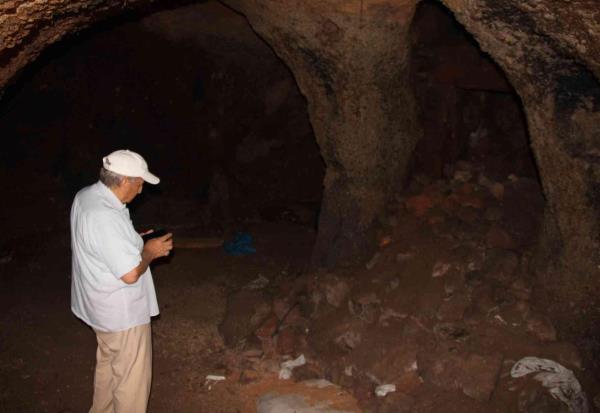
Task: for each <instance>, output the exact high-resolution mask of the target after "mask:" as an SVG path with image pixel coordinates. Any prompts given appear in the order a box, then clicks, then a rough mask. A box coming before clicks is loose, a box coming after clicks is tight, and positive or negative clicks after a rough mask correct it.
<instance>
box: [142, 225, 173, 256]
mask: <svg viewBox="0 0 600 413" xmlns="http://www.w3.org/2000/svg"><path fill="white" fill-rule="evenodd" d="M172 249H173V234H172V233H170V232H169V233H168V234H166V235H163V236H162V237H158V238H154V239H151V240H149V241H148V242H146V244H144V249H143V250H142V257H147V258H148V259H149V260H150V261H153V260H155V259H156V258H160V257H166V256H167V255H169V254H170V252H171V250H172Z"/></svg>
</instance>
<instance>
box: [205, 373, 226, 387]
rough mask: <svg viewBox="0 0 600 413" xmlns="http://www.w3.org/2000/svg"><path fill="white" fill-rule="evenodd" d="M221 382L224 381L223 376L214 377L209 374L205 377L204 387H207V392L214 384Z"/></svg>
mask: <svg viewBox="0 0 600 413" xmlns="http://www.w3.org/2000/svg"><path fill="white" fill-rule="evenodd" d="M223 380H225V376H216V375H214V374H209V375H207V376H206V380H205V382H204V385H205V386H207V387H208V390H212V386H213V385H214V384H216V383H217V382H220V381H223Z"/></svg>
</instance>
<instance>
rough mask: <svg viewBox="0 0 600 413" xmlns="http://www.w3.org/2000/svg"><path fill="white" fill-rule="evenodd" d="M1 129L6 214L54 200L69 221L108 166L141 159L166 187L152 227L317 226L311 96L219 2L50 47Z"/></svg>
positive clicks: (128, 21)
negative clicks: (74, 205) (76, 199)
mask: <svg viewBox="0 0 600 413" xmlns="http://www.w3.org/2000/svg"><path fill="white" fill-rule="evenodd" d="M0 131H1V132H0V134H1V135H2V137H3V146H4V148H3V151H2V154H1V155H0V156H1V162H0V165H1V166H0V167H1V168H2V171H1V173H0V179H1V180H2V181H1V182H0V184H1V185H2V187H3V188H4V191H5V193H6V194H7V196H10V197H11V199H13V208H14V211H11V212H10V213H7V214H5V216H7V217H8V216H12V217H14V216H15V215H14V214H15V213H17V212H19V211H20V212H22V213H25V212H26V211H27V205H29V206H30V207H31V206H33V205H34V204H32V203H31V202H30V200H31V198H32V197H33V198H36V197H39V196H43V197H44V198H46V199H51V201H50V204H52V205H54V204H56V206H57V208H55V209H54V210H52V208H49V210H48V211H47V212H48V213H49V214H50V216H48V217H45V218H46V219H45V221H54V222H55V221H57V220H58V218H59V217H60V215H62V216H63V217H64V216H65V215H64V211H66V209H68V203H69V202H70V199H71V197H72V196H73V195H74V194H75V192H76V191H77V190H79V189H80V188H82V187H83V186H85V185H87V184H90V183H92V182H94V181H95V180H96V179H97V174H98V170H99V168H100V166H101V163H100V160H101V157H102V156H104V155H106V154H108V153H109V152H111V151H112V150H116V149H119V148H129V149H132V150H136V151H138V152H139V153H141V154H143V155H144V156H145V157H146V159H147V161H148V163H149V164H150V165H151V168H152V169H154V170H155V171H157V172H156V174H157V175H159V176H160V177H161V178H162V184H161V185H159V186H158V187H152V186H150V185H147V186H146V188H145V191H144V193H143V194H142V196H141V199H138V200H136V202H135V203H133V204H132V206H131V208H132V212H133V213H134V216H135V218H136V221H137V222H139V223H141V224H147V225H151V224H152V223H155V224H159V225H162V226H170V227H172V228H175V227H180V228H185V227H187V228H192V227H195V228H196V231H204V233H205V234H206V233H215V234H218V233H219V232H223V231H225V230H227V231H234V230H236V229H240V228H243V227H244V225H245V224H244V222H246V221H248V222H255V221H257V220H258V221H260V220H264V221H287V222H289V223H292V224H294V223H299V224H301V225H305V226H308V227H310V228H312V229H316V228H315V223H316V214H317V210H318V208H319V205H320V199H321V191H322V179H323V174H324V165H323V161H322V159H321V157H320V154H319V148H318V146H317V144H316V142H315V138H314V134H313V131H312V128H311V126H310V123H309V120H308V114H307V110H306V102H305V100H304V97H303V96H302V95H301V93H300V92H299V90H298V87H297V85H296V83H295V80H294V78H293V76H292V74H291V72H290V71H289V69H288V68H287V67H286V66H285V65H284V64H283V63H282V62H281V60H279V58H278V57H277V56H276V55H275V54H274V53H273V51H272V50H271V48H270V47H269V46H268V45H267V44H266V43H265V42H264V41H263V40H262V39H260V38H259V37H258V36H257V35H256V34H255V33H254V32H253V31H252V29H251V28H250V26H249V24H248V23H247V21H246V20H245V18H244V17H243V16H241V15H239V14H237V13H236V12H234V11H232V10H231V9H229V8H227V7H225V6H223V5H221V4H220V3H217V2H203V3H200V4H195V5H188V6H183V7H180V8H173V9H170V10H165V11H162V12H158V13H155V14H144V15H142V16H141V17H140V16H139V15H138V14H134V15H128V16H125V17H121V18H119V19H117V20H116V21H114V20H111V21H109V22H106V23H103V24H100V25H99V26H97V27H95V28H92V29H89V30H88V31H86V32H84V33H83V34H80V35H77V36H73V37H72V38H71V39H70V40H67V41H63V42H61V43H60V44H58V45H56V46H54V47H51V48H49V50H47V51H45V53H44V55H43V57H42V58H41V59H39V60H38V61H37V62H36V63H35V65H33V67H31V68H29V69H28V71H27V73H26V74H25V75H23V76H21V80H20V81H19V82H18V83H17V84H16V85H14V86H13V87H12V89H11V90H10V91H9V92H8V93H7V94H6V95H5V96H4V99H3V101H2V106H1V107H0ZM25 183H26V184H25ZM42 194H43V195H42ZM159 200H160V201H159ZM61 209H62V212H63V213H62V214H61V213H60V212H59V211H60V210H61ZM28 212H30V211H28ZM52 213H57V214H59V215H58V217H57V216H51V214H52ZM32 216H36V215H35V214H32ZM30 221H31V220H29V222H30ZM63 222H65V221H64V219H63ZM12 223H13V224H14V223H15V221H14V220H13V221H12ZM30 223H31V224H33V225H32V226H33V227H34V228H35V227H38V228H39V225H38V224H39V223H38V222H36V223H34V222H30ZM65 223H66V222H65ZM7 226H8V227H11V225H7ZM13 226H14V225H13ZM225 227H227V228H225Z"/></svg>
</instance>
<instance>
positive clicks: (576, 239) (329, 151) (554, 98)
mask: <svg viewBox="0 0 600 413" xmlns="http://www.w3.org/2000/svg"><path fill="white" fill-rule="evenodd" d="M146 3H147V2H146V1H142V0H137V1H136V0H131V1H115V0H105V1H101V2H98V1H93V2H92V1H86V0H79V1H65V0H53V1H47V2H46V1H44V2H42V1H33V0H17V1H8V2H4V3H2V5H0V86H1V87H3V86H5V85H6V84H7V82H8V81H9V80H11V79H12V78H13V77H14V76H15V74H16V73H17V72H18V71H19V70H20V69H22V68H23V67H24V66H25V65H26V64H28V63H30V62H31V61H33V60H34V59H35V58H36V57H37V56H38V55H39V54H40V52H41V51H42V50H43V49H44V48H45V47H47V46H48V45H50V44H52V43H54V42H56V41H57V40H58V39H60V38H62V37H64V36H65V35H66V34H69V33H73V32H75V31H77V30H80V29H82V28H84V27H86V26H88V25H91V24H92V23H94V22H95V21H97V20H99V19H100V18H102V17H104V16H107V15H111V14H116V13H120V12H122V11H123V10H124V9H127V8H132V7H140V6H142V5H144V4H146ZM225 3H227V4H228V5H230V6H231V7H233V8H235V9H236V10H238V11H241V12H242V13H244V14H245V15H246V16H247V18H248V19H249V21H250V23H251V24H252V26H253V27H254V29H255V30H256V31H257V32H258V33H259V34H260V35H261V36H263V37H264V38H265V39H266V40H267V41H268V42H269V43H270V44H271V45H272V46H273V48H274V49H275V51H276V52H277V54H278V55H279V56H280V57H281V58H282V59H283V60H284V61H285V62H286V63H287V64H288V65H289V67H290V68H291V70H292V71H293V73H294V75H295V77H296V80H297V81H298V84H299V86H300V88H301V90H302V92H303V93H304V94H305V96H306V98H307V101H308V104H309V112H310V118H311V122H312V125H313V127H314V131H315V134H316V137H317V140H318V143H319V145H320V147H321V151H322V155H323V158H324V160H325V162H326V164H327V172H326V177H325V182H324V186H325V192H324V201H323V205H322V211H321V217H320V230H319V238H318V242H317V245H316V247H315V254H314V258H315V264H318V265H333V264H340V263H345V262H353V261H356V260H358V259H360V258H361V257H364V256H365V255H366V254H367V253H368V249H369V248H368V246H369V245H370V242H369V241H370V239H371V234H373V231H374V229H375V227H376V223H377V217H378V215H380V214H381V213H382V211H383V210H384V206H385V203H386V201H387V199H388V198H389V196H390V195H391V194H392V191H393V189H394V186H395V185H397V184H398V183H399V182H401V179H402V177H403V174H404V172H405V168H406V163H407V160H408V158H409V156H410V153H411V152H412V150H413V148H414V145H415V142H416V141H417V140H418V138H419V135H420V132H419V127H418V125H417V124H416V123H417V122H416V116H415V108H414V106H415V104H414V99H413V97H412V95H411V93H410V92H409V88H408V87H407V83H408V79H409V78H408V68H407V64H406V62H407V55H408V48H409V46H408V44H409V43H408V35H407V33H408V29H409V26H410V23H411V19H412V17H413V14H414V10H415V7H416V3H417V1H416V0H364V1H356V2H347V1H341V0H339V1H338V0H330V1H294V2H284V3H282V2H277V1H273V0H266V1H265V0H263V1H257V0H228V1H226V2H225ZM443 3H444V4H445V5H446V6H447V7H448V8H449V9H450V10H451V11H452V12H453V13H454V15H455V16H456V18H457V19H458V20H459V21H460V22H461V23H462V24H463V25H464V26H465V27H466V29H467V30H468V31H469V32H470V33H471V34H473V36H474V37H475V39H476V40H477V41H478V42H479V44H480V46H481V48H482V49H483V50H484V51H486V52H488V53H489V54H490V55H491V56H492V57H493V59H494V60H495V61H496V62H497V63H498V64H499V65H500V66H501V67H502V69H503V70H504V71H505V73H506V75H507V78H508V79H509V81H510V82H511V83H512V85H513V87H514V88H515V90H516V91H517V93H518V94H519V96H520V98H521V100H522V103H523V105H524V108H525V113H526V116H527V122H528V127H529V132H530V136H531V144H532V147H533V150H534V154H535V157H536V160H537V163H538V167H539V171H540V176H541V178H542V184H543V187H544V192H545V195H546V198H547V211H546V218H545V231H544V235H543V239H542V242H541V244H540V245H541V247H540V251H539V254H538V257H540V258H541V260H539V262H542V263H549V264H551V265H548V266H547V269H546V271H544V272H543V273H542V274H541V275H542V276H541V280H542V282H543V287H544V291H546V293H547V296H548V298H549V303H550V304H551V305H553V306H555V307H556V308H557V309H559V310H560V312H559V314H562V317H563V320H562V321H563V323H562V324H563V326H566V325H567V321H568V320H573V319H580V320H582V319H583V318H584V317H587V318H588V322H589V320H590V319H589V316H590V312H592V316H593V318H592V319H591V320H599V321H600V314H599V313H598V311H599V309H600V306H598V305H596V304H595V303H596V302H597V300H598V298H597V297H599V296H600V295H599V294H598V292H599V291H600V281H598V280H599V278H598V277H599V275H600V274H599V271H600V270H599V265H600V254H599V253H598V247H600V238H599V236H598V233H599V229H600V228H599V227H598V223H599V222H600V220H599V219H598V218H599V215H600V195H599V194H600V188H599V187H598V183H597V182H598V178H599V177H600V167H599V162H598V160H599V157H600V148H599V142H600V127H599V126H598V125H599V124H600V82H599V80H598V79H599V78H600V42H599V41H598V40H600V26H598V24H597V22H598V20H599V18H600V10H599V9H598V7H597V2H596V1H595V0H579V1H552V0H526V1H522V0H502V1H501V0H469V1H467V0H443ZM594 311H595V313H593V312H594ZM559 321H560V320H559ZM571 325H574V326H576V327H578V324H577V323H575V324H571Z"/></svg>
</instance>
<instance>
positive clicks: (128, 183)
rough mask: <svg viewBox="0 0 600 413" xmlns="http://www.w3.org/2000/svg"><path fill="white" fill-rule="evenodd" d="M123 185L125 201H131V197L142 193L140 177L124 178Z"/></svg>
mask: <svg viewBox="0 0 600 413" xmlns="http://www.w3.org/2000/svg"><path fill="white" fill-rule="evenodd" d="M123 185H124V189H125V194H124V198H125V203H126V204H128V203H129V202H131V201H133V199H134V198H135V197H136V196H137V195H138V194H141V193H142V188H143V187H144V180H143V179H142V178H125V179H124V180H123Z"/></svg>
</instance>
